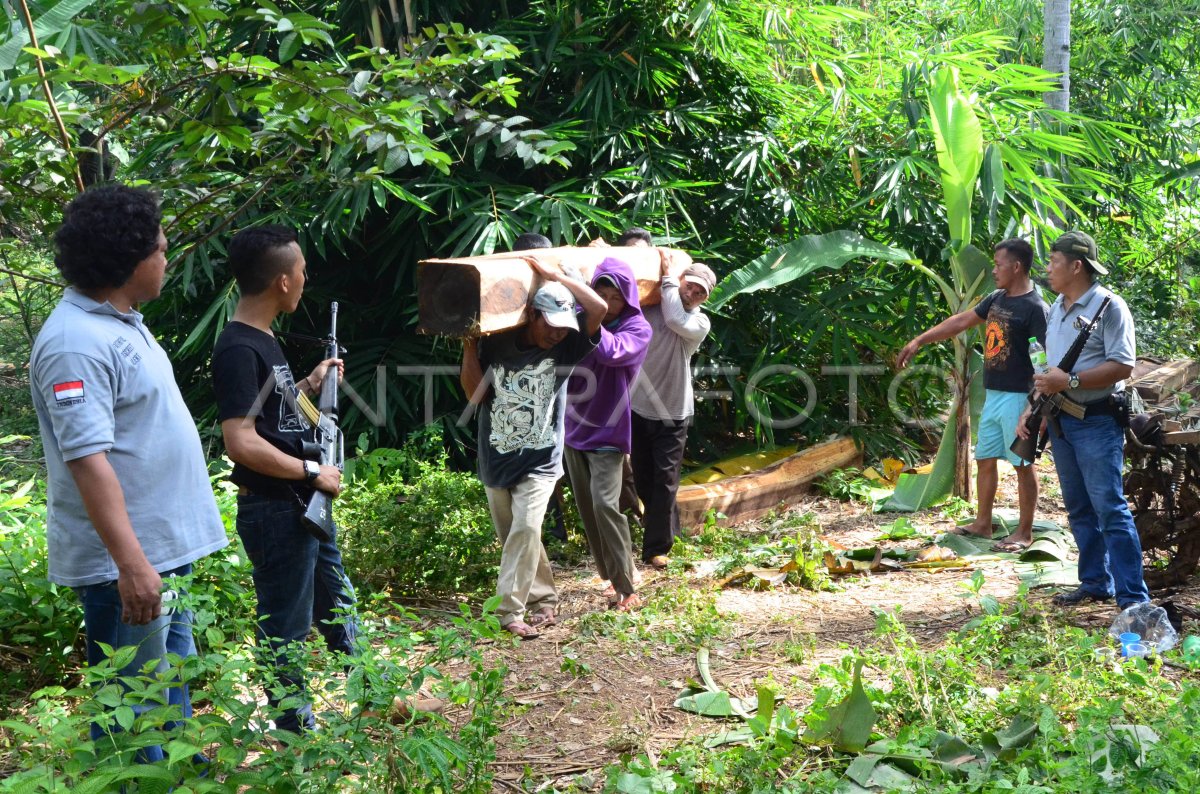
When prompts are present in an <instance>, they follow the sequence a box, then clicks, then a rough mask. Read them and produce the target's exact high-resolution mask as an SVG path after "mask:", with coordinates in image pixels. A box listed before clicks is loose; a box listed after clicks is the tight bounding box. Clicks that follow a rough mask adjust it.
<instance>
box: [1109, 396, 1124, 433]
mask: <svg viewBox="0 0 1200 794" xmlns="http://www.w3.org/2000/svg"><path fill="white" fill-rule="evenodd" d="M1108 401H1109V403H1110V404H1111V405H1112V408H1113V416H1115V417H1116V418H1117V424H1118V425H1120V426H1121V427H1129V395H1127V394H1126V393H1125V392H1124V391H1115V392H1113V393H1112V394H1110V395H1108Z"/></svg>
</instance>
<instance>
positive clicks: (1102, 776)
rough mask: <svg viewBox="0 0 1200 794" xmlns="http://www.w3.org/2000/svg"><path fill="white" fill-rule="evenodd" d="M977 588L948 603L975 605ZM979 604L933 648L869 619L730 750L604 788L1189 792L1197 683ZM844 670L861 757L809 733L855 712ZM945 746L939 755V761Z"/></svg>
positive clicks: (630, 775)
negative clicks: (854, 638) (786, 708)
mask: <svg viewBox="0 0 1200 794" xmlns="http://www.w3.org/2000/svg"><path fill="white" fill-rule="evenodd" d="M979 585H980V583H979V582H976V583H974V584H973V586H971V587H968V588H967V592H966V593H964V596H965V597H967V598H977V597H978V593H979V590H980V587H979ZM987 608H988V609H989V610H990V612H986V611H985V613H984V614H983V615H982V616H981V617H980V618H978V619H977V620H975V621H973V622H972V623H971V624H968V627H967V628H965V629H964V630H962V631H960V632H958V633H956V634H953V635H950V636H949V638H948V639H947V640H946V641H945V642H944V643H943V644H941V645H940V646H939V647H934V648H928V647H922V646H921V645H920V643H918V642H917V640H916V639H915V638H914V637H913V636H912V635H911V634H910V633H909V632H908V631H907V629H906V628H905V627H904V624H903V623H902V622H901V620H900V617H901V616H900V614H899V613H898V612H880V613H878V615H877V626H876V631H875V642H874V643H872V644H871V645H869V646H866V647H863V648H860V649H857V650H846V651H845V652H844V654H843V655H842V657H841V658H840V659H839V660H838V661H837V662H836V663H833V664H825V665H821V666H820V667H819V668H818V669H817V679H818V686H817V689H816V691H815V692H814V696H813V701H812V704H811V705H810V706H809V707H808V709H807V710H806V711H804V712H803V713H802V714H799V715H798V716H795V717H794V718H793V717H785V718H783V719H780V718H778V715H777V716H776V718H775V720H774V721H773V722H772V723H771V724H770V725H767V726H765V727H763V726H760V727H759V728H756V729H755V730H754V731H753V735H752V736H751V737H750V738H748V739H747V740H746V741H745V742H743V743H741V744H739V745H737V746H718V747H712V746H707V744H706V741H705V738H706V737H702V738H699V739H695V740H689V741H687V742H683V743H681V744H679V745H677V746H675V747H673V748H670V749H668V750H667V751H665V752H661V753H659V754H658V756H657V758H654V759H652V758H651V757H649V756H646V755H639V756H635V757H630V758H628V759H627V760H625V761H623V762H622V763H620V764H614V765H612V766H611V767H609V768H608V769H607V770H606V780H607V781H608V786H609V789H608V790H612V791H618V792H641V791H646V792H651V791H668V790H678V791H730V792H759V791H763V792H765V791H812V792H835V791H839V792H840V791H851V792H859V791H873V790H879V791H883V790H890V789H888V788H887V786H885V785H882V782H883V781H885V780H893V779H894V780H900V779H903V780H904V781H905V783H906V785H909V786H911V789H910V790H915V791H972V792H974V791H979V792H983V791H1023V792H1031V793H1032V792H1063V793H1064V794H1066V793H1068V792H1070V793H1071V794H1074V793H1075V792H1104V791H1116V790H1139V789H1142V790H1161V791H1188V790H1196V786H1197V785H1198V784H1200V774H1198V773H1197V771H1196V764H1195V760H1196V758H1197V757H1198V756H1200V738H1196V737H1195V735H1194V731H1193V728H1192V726H1194V724H1195V720H1196V719H1197V718H1198V717H1200V688H1197V687H1196V686H1195V684H1194V683H1193V682H1192V681H1191V680H1190V679H1183V680H1179V679H1178V678H1177V677H1176V676H1175V675H1172V674H1170V673H1171V671H1170V669H1169V668H1166V667H1164V665H1163V664H1161V662H1160V661H1159V660H1153V661H1151V662H1149V663H1147V662H1146V661H1144V660H1129V661H1126V662H1124V663H1120V662H1118V663H1115V664H1097V663H1096V661H1095V655H1094V650H1095V649H1096V648H1097V647H1100V646H1108V645H1110V644H1111V641H1110V640H1109V639H1108V638H1106V637H1104V636H1098V635H1097V634H1096V633H1092V632H1087V631H1084V630H1082V629H1079V628H1075V627H1073V626H1067V625H1064V624H1063V623H1062V622H1061V621H1060V620H1059V619H1058V617H1057V615H1052V614H1047V613H1044V612H1041V611H1039V610H1037V609H1035V608H1032V607H1031V606H1030V605H1029V604H1028V603H1027V601H1026V600H1025V597H1024V595H1023V594H1021V595H1019V596H1018V597H1017V598H1016V599H1015V600H1014V601H1013V602H1012V603H1011V604H1009V605H1008V606H1007V607H1001V606H999V605H996V606H992V605H991V604H988V605H987ZM786 653H787V651H786V650H785V654H786ZM860 665H861V667H862V679H863V681H864V687H863V690H862V693H863V697H864V698H865V702H866V703H869V707H870V710H871V711H872V712H873V713H872V716H871V718H870V721H869V732H870V735H869V738H868V739H867V740H866V741H864V742H863V743H862V744H869V747H868V748H867V751H864V749H863V747H862V746H861V744H860V745H856V746H849V745H848V744H839V743H838V742H837V741H816V740H815V739H814V738H813V736H814V733H813V727H814V726H815V725H820V724H823V723H825V722H826V721H828V720H838V719H845V720H846V721H847V722H849V721H850V717H849V716H847V715H848V714H850V712H849V711H843V709H844V708H845V705H846V704H847V703H856V704H857V706H862V705H863V703H862V702H859V701H855V695H854V694H853V693H854V681H855V674H854V671H855V670H856V669H857V668H858V667H859V666H860ZM761 683H762V684H764V685H766V686H768V687H771V688H772V689H776V690H778V689H779V688H780V687H779V686H778V685H777V684H775V683H774V682H773V681H771V680H770V679H767V680H764V681H762V682H761ZM855 707H856V706H852V707H851V710H853V708H855ZM839 715H841V716H839ZM1128 725H1134V726H1141V727H1139V728H1137V729H1136V730H1134V729H1130V728H1126V727H1122V726H1128ZM719 727H720V726H719V725H716V724H715V725H714V731H716V730H718V729H719ZM951 737H954V739H955V742H953V743H948V742H949V740H950V738H951ZM947 747H952V748H954V753H953V754H947V755H944V756H942V757H941V758H939V757H938V756H937V753H938V752H939V748H947ZM951 755H953V758H951ZM951 761H953V763H951ZM894 774H895V775H899V777H894V778H893V777H892V776H893V775H894ZM854 780H857V781H858V782H857V783H856V782H854ZM864 783H866V784H869V785H867V786H866V787H865V788H864V787H862V786H863V784H864ZM877 786H878V787H877Z"/></svg>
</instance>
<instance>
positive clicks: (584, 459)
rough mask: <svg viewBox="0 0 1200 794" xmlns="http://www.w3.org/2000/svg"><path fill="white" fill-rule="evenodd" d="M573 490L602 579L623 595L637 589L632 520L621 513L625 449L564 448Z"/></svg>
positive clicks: (564, 456)
mask: <svg viewBox="0 0 1200 794" xmlns="http://www.w3.org/2000/svg"><path fill="white" fill-rule="evenodd" d="M563 458H564V459H565V460H566V462H567V471H568V472H569V473H570V475H571V491H572V493H574V494H575V504H576V506H577V507H578V508H579V517H580V518H581V519H582V520H583V533H584V535H586V536H587V542H588V548H589V549H591V552H592V559H594V560H595V561H596V571H597V573H599V574H600V578H601V579H608V580H610V581H611V582H612V585H613V589H614V590H616V591H617V593H618V594H620V595H622V596H627V595H629V594H631V593H633V592H635V591H636V588H635V587H634V585H633V550H632V543H631V542H630V540H629V519H627V518H625V514H624V513H622V512H621V486H622V483H623V482H624V479H625V454H624V453H622V452H581V451H580V450H577V449H571V448H570V447H567V448H566V449H565V450H563Z"/></svg>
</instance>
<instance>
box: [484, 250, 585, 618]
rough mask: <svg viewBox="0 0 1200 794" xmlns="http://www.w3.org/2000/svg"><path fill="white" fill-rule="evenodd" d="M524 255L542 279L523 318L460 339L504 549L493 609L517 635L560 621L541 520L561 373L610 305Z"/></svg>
mask: <svg viewBox="0 0 1200 794" xmlns="http://www.w3.org/2000/svg"><path fill="white" fill-rule="evenodd" d="M527 261H528V262H529V264H530V266H531V267H533V269H534V270H535V271H537V273H538V275H540V276H541V277H542V279H543V280H544V282H545V283H543V285H542V286H541V287H540V288H539V289H538V290H537V291H536V292H534V294H533V298H532V300H531V301H530V304H529V307H528V310H527V316H528V321H527V322H526V323H525V324H524V325H523V326H521V327H519V328H516V329H513V330H511V331H505V332H502V333H499V334H496V335H495V336H491V337H486V338H484V339H482V340H478V341H477V340H475V339H471V338H468V339H467V340H466V341H464V343H463V361H462V372H461V382H462V386H463V389H464V390H465V391H466V393H467V399H468V400H470V402H471V404H472V405H475V406H478V412H479V420H478V421H479V477H480V479H481V480H482V481H483V484H484V486H485V487H486V489H487V498H488V507H489V508H490V509H491V513H492V522H493V524H494V525H495V527H496V535H497V537H498V538H499V539H500V544H501V547H502V548H501V553H500V576H499V580H498V581H497V584H496V592H497V594H498V595H499V596H500V606H499V607H498V609H497V613H498V616H499V618H500V625H501V626H503V627H504V628H505V629H506V630H507V631H510V632H512V633H513V634H515V635H517V636H518V637H521V638H522V639H532V638H533V637H536V636H538V635H537V628H538V627H539V626H543V625H553V624H554V623H555V622H556V616H557V607H558V592H557V591H556V590H555V588H554V578H553V576H552V574H551V571H550V562H549V560H547V559H546V549H545V547H544V546H542V539H541V527H542V519H543V517H544V516H545V513H546V505H547V503H548V502H549V500H550V495H551V493H552V492H553V491H554V483H555V481H556V480H558V478H559V477H560V476H562V471H563V464H562V456H563V437H564V431H565V427H564V419H565V408H566V396H567V392H566V387H567V378H568V376H569V375H570V374H571V371H572V370H573V369H574V367H575V365H576V364H578V363H579V362H580V361H581V360H583V358H584V357H585V356H586V355H587V354H588V353H590V352H591V351H592V350H593V349H595V347H596V345H597V343H598V342H599V341H600V324H601V321H602V320H603V319H604V315H605V313H606V312H607V311H608V304H607V303H605V301H604V299H603V298H601V297H600V296H599V295H597V294H596V293H595V292H594V291H593V290H592V288H591V287H589V286H588V285H587V284H586V283H584V282H583V281H581V280H579V279H578V278H577V277H574V276H572V275H567V274H565V273H561V274H560V273H558V272H556V271H552V270H549V269H547V268H545V267H543V266H542V265H540V264H538V262H537V261H536V260H534V259H529V260H527ZM576 302H578V303H579V305H580V306H582V307H583V315H582V316H581V317H580V316H577V315H576V312H575V306H576ZM485 373H486V375H485Z"/></svg>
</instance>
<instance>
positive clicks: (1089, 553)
mask: <svg viewBox="0 0 1200 794" xmlns="http://www.w3.org/2000/svg"><path fill="white" fill-rule="evenodd" d="M1050 249H1051V254H1050V264H1049V266H1048V267H1047V268H1046V275H1047V277H1048V278H1049V280H1050V288H1051V289H1052V290H1054V291H1055V292H1057V293H1059V295H1058V299H1057V300H1056V301H1054V305H1053V306H1052V307H1051V308H1050V319H1049V321H1048V324H1047V329H1046V353H1047V355H1048V358H1049V361H1050V362H1051V363H1052V364H1057V363H1058V362H1059V361H1061V360H1062V359H1063V356H1064V355H1065V354H1066V352H1067V350H1068V349H1069V348H1070V347H1071V345H1072V343H1073V342H1074V341H1075V338H1076V337H1077V336H1078V335H1079V331H1080V329H1081V328H1084V327H1086V326H1087V325H1088V323H1089V321H1090V320H1091V319H1093V318H1095V316H1096V313H1097V312H1098V311H1099V310H1100V306H1101V304H1102V303H1103V301H1104V299H1105V298H1106V297H1108V298H1111V302H1110V304H1109V306H1108V308H1107V309H1106V310H1105V312H1104V314H1103V316H1102V317H1101V319H1100V321H1099V323H1098V327H1097V328H1096V329H1095V331H1094V332H1093V333H1092V334H1091V336H1090V337H1088V340H1087V343H1086V344H1085V345H1084V346H1083V351H1082V352H1081V353H1080V355H1079V358H1077V359H1076V360H1075V366H1074V368H1073V369H1072V370H1071V371H1070V372H1063V371H1062V370H1061V369H1059V368H1058V367H1057V366H1052V367H1051V368H1050V369H1049V371H1047V372H1046V373H1044V374H1040V375H1035V376H1034V379H1033V381H1034V385H1036V386H1037V390H1038V391H1039V392H1041V393H1042V394H1060V393H1061V394H1063V395H1064V396H1065V397H1067V398H1069V399H1070V400H1072V401H1074V402H1076V403H1079V404H1081V405H1082V406H1083V408H1084V416H1083V418H1082V419H1076V418H1075V417H1074V416H1070V415H1068V414H1067V413H1066V412H1065V411H1063V412H1061V413H1059V414H1058V417H1057V425H1058V427H1057V428H1055V429H1054V430H1052V431H1051V433H1050V445H1051V449H1053V451H1054V467H1055V468H1056V469H1057V470H1058V481H1059V485H1060V486H1061V487H1062V496H1063V506H1064V507H1066V509H1067V516H1068V518H1069V519H1070V522H1071V534H1072V535H1074V536H1075V543H1076V544H1077V545H1078V546H1079V582H1080V584H1079V587H1077V588H1076V589H1075V590H1073V591H1071V592H1070V593H1063V594H1061V595H1057V596H1055V597H1054V603H1055V604H1057V605H1059V606H1077V605H1079V604H1082V603H1085V602H1087V601H1107V600H1109V599H1111V598H1112V597H1113V596H1114V595H1115V596H1116V598H1117V606H1118V607H1119V608H1120V609H1125V608H1126V607H1129V606H1131V605H1133V604H1138V603H1141V602H1143V601H1149V600H1150V592H1149V590H1147V589H1146V583H1145V581H1144V580H1143V578H1142V546H1141V539H1140V538H1139V537H1138V532H1137V528H1136V527H1135V526H1134V523H1133V516H1132V514H1131V513H1130V512H1129V504H1128V503H1127V502H1126V501H1125V494H1124V488H1123V485H1122V482H1121V466H1122V464H1123V463H1124V460H1125V431H1124V425H1123V413H1124V405H1125V378H1128V377H1129V375H1130V373H1132V372H1133V365H1134V363H1135V361H1136V357H1135V349H1134V329H1133V315H1132V314H1131V313H1130V311H1129V307H1128V306H1127V305H1125V301H1124V300H1122V299H1121V298H1120V296H1118V295H1115V294H1114V293H1113V292H1112V291H1111V290H1109V289H1106V288H1105V287H1102V286H1101V285H1100V284H1099V283H1098V282H1097V281H1096V276H1098V275H1099V276H1104V275H1107V274H1108V269H1107V268H1105V267H1104V266H1103V265H1101V264H1100V261H1099V252H1098V251H1097V249H1096V241H1095V240H1093V239H1092V238H1091V236H1090V235H1087V234H1084V233H1083V232H1077V231H1069V232H1063V233H1062V235H1060V236H1059V238H1058V239H1057V240H1055V241H1054V243H1053V245H1051V246H1050ZM1085 318H1086V319H1085ZM1024 420H1025V417H1024V416H1022V421H1021V422H1019V423H1018V424H1017V435H1019V436H1020V437H1021V438H1028V437H1029V435H1030V434H1029V428H1028V427H1026V424H1025V421H1024Z"/></svg>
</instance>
